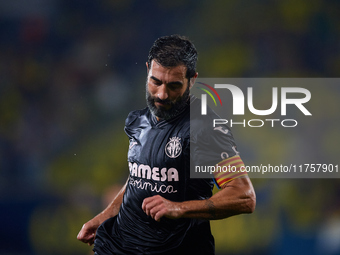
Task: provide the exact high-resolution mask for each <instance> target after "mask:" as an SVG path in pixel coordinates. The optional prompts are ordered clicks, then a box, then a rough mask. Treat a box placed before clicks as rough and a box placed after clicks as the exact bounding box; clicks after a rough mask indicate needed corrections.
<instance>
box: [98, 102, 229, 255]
mask: <svg viewBox="0 0 340 255" xmlns="http://www.w3.org/2000/svg"><path fill="white" fill-rule="evenodd" d="M190 107H195V109H196V108H197V109H200V100H199V99H197V98H195V97H193V96H191V98H190V101H188V104H187V106H186V107H185V109H184V110H183V111H182V112H181V113H180V114H178V115H177V116H176V117H174V118H172V119H170V120H161V121H157V119H156V118H155V117H154V116H153V115H152V114H151V112H150V110H149V109H148V108H145V109H143V110H138V111H133V112H131V113H130V114H129V115H128V117H127V119H126V122H125V132H126V134H127V136H128V137H129V141H130V144H129V151H128V165H129V179H128V182H127V186H126V190H125V194H124V196H123V203H122V205H121V208H120V211H119V214H118V215H117V216H116V217H114V218H112V219H110V220H109V221H108V222H104V223H103V224H102V225H104V226H101V230H98V231H97V237H98V238H97V237H96V242H95V248H94V250H95V251H96V250H97V251H99V250H100V251H101V252H102V253H98V254H105V253H104V252H103V249H104V250H105V249H107V250H108V253H107V254H110V253H109V252H111V254H112V253H113V254H130V253H131V254H165V253H166V252H170V253H171V252H172V251H176V249H180V248H181V246H183V245H187V246H191V245H193V246H200V245H201V246H202V248H201V251H202V250H204V249H206V250H207V251H208V250H210V251H212V252H211V253H208V252H207V253H206V254H213V250H214V244H213V238H212V235H211V233H210V226H209V221H207V220H196V219H185V218H183V219H168V218H166V217H163V218H162V219H161V220H160V222H156V221H155V220H154V219H152V218H151V217H150V216H147V215H146V214H145V213H144V211H143V210H142V203H143V200H144V199H145V198H147V197H151V196H154V195H161V196H162V197H164V198H166V199H168V200H171V201H178V202H181V201H187V200H198V199H207V198H209V197H211V196H212V188H213V179H212V178H211V179H193V178H190V164H200V163H202V161H205V162H204V163H207V162H214V163H215V164H216V163H218V162H220V161H221V160H222V159H223V155H224V156H225V154H223V153H226V154H227V155H228V156H233V155H235V153H236V150H235V143H234V139H233V137H232V135H231V133H230V132H228V133H229V134H228V135H227V136H226V135H225V133H223V132H214V134H213V137H210V138H209V139H207V138H206V137H205V135H206V130H207V129H212V126H211V127H210V126H209V125H208V124H207V123H208V122H207V121H206V120H207V119H203V120H202V119H201V118H200V117H199V114H198V113H197V118H196V117H195V113H194V114H192V113H191V114H192V116H191V117H192V118H190ZM208 115H209V116H208V117H207V118H210V119H211V118H214V117H216V116H217V115H215V114H214V113H213V112H212V111H211V110H209V114H208ZM190 123H191V126H190ZM223 128H227V127H223ZM190 129H191V131H192V132H190ZM210 133H211V132H210ZM190 143H192V146H191V149H190ZM205 143H210V147H211V143H213V148H214V151H210V152H209V153H208V154H207V152H206V151H204V150H202V149H200V147H201V146H204V145H205ZM221 155H222V156H221ZM200 228H201V229H200ZM193 229H195V231H192V230H193ZM101 231H104V232H105V233H106V234H107V236H109V237H105V238H103V235H104V234H101ZM193 232H196V233H197V232H198V233H199V235H200V238H201V240H202V241H201V242H197V240H193V239H194V238H191V237H190V235H194V233H193ZM101 235H102V236H101ZM108 238H109V239H110V240H107V239H108ZM97 239H98V240H97ZM188 240H191V241H188ZM190 242H192V243H190ZM104 246H105V247H106V248H103V247H104Z"/></svg>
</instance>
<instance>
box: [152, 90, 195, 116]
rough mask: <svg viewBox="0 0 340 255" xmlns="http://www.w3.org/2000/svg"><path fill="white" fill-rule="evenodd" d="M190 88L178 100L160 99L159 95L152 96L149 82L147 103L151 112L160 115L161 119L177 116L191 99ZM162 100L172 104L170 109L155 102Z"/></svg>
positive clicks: (164, 102)
mask: <svg viewBox="0 0 340 255" xmlns="http://www.w3.org/2000/svg"><path fill="white" fill-rule="evenodd" d="M189 93H190V89H189V86H188V87H187V89H186V90H185V92H184V93H183V95H182V96H180V97H178V98H177V99H176V100H174V101H171V100H170V99H165V100H162V99H159V98H158V97H153V96H151V94H150V92H149V90H148V84H146V103H147V105H148V107H149V109H150V111H151V113H152V114H153V115H154V116H155V117H158V118H159V119H163V120H169V119H171V118H173V117H175V116H177V115H178V114H179V113H180V112H181V111H182V110H183V109H184V108H185V106H186V104H187V102H188V99H189ZM156 102H160V103H162V104H165V105H170V106H171V107H170V109H168V110H167V109H165V108H164V107H162V106H159V107H158V108H157V107H156V105H155V103H156Z"/></svg>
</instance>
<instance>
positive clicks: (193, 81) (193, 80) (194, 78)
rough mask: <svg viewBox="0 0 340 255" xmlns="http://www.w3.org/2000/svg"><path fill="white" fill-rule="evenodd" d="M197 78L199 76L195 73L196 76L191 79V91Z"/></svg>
mask: <svg viewBox="0 0 340 255" xmlns="http://www.w3.org/2000/svg"><path fill="white" fill-rule="evenodd" d="M197 76H198V73H195V75H194V76H193V77H192V78H191V79H190V85H189V89H191V88H192V86H194V84H195V82H196V78H197Z"/></svg>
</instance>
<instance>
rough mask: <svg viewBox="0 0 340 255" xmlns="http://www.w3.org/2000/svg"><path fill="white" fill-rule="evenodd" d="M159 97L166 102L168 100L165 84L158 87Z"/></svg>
mask: <svg viewBox="0 0 340 255" xmlns="http://www.w3.org/2000/svg"><path fill="white" fill-rule="evenodd" d="M157 97H158V98H159V99H161V100H165V99H167V98H168V90H167V87H166V85H165V84H162V85H161V86H159V87H158V91H157Z"/></svg>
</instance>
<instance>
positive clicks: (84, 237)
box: [77, 219, 100, 245]
mask: <svg viewBox="0 0 340 255" xmlns="http://www.w3.org/2000/svg"><path fill="white" fill-rule="evenodd" d="M99 225H100V223H99V222H98V221H97V220H95V219H92V220H90V221H88V222H86V223H85V224H84V225H83V227H82V228H81V230H80V232H79V234H78V236H77V239H78V240H79V241H82V242H84V243H87V244H88V245H92V244H93V243H94V238H95V236H96V231H97V228H98V227H99Z"/></svg>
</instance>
